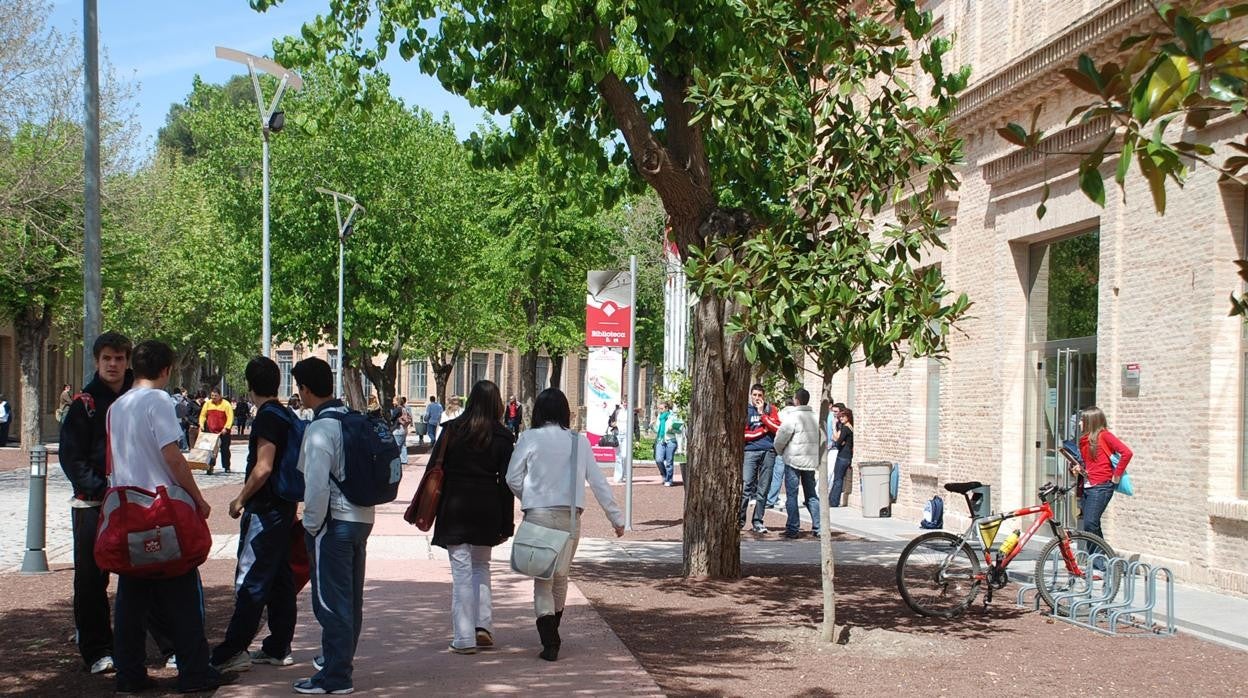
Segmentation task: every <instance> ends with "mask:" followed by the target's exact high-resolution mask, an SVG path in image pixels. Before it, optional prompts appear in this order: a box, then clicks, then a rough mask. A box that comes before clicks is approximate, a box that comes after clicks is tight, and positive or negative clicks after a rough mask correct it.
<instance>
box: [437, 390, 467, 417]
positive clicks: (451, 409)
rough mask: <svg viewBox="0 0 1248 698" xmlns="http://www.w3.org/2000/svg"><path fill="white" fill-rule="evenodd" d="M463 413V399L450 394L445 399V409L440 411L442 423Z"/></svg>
mask: <svg viewBox="0 0 1248 698" xmlns="http://www.w3.org/2000/svg"><path fill="white" fill-rule="evenodd" d="M463 413H464V401H463V400H461V399H460V398H459V396H458V395H452V396H451V399H450V400H447V401H446V411H445V412H443V413H442V424H446V423H447V422H449V421H451V420H452V419H455V418H457V417H459V416H460V415H461V414H463Z"/></svg>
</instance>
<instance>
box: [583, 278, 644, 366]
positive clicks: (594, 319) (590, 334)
mask: <svg viewBox="0 0 1248 698" xmlns="http://www.w3.org/2000/svg"><path fill="white" fill-rule="evenodd" d="M587 277H588V278H587V282H588V286H589V292H588V293H587V294H586V295H585V346H589V347H627V346H632V343H633V342H632V337H631V336H630V335H629V326H630V324H631V321H632V316H633V309H632V307H631V306H629V304H628V301H629V298H628V296H629V290H630V286H631V281H632V280H631V279H630V278H629V273H628V272H626V271H591V272H589V273H588V274H587Z"/></svg>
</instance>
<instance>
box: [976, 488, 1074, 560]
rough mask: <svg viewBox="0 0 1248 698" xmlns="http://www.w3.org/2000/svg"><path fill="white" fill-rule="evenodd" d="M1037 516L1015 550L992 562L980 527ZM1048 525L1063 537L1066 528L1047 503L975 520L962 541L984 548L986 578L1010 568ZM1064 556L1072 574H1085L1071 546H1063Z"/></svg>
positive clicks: (1015, 546) (1020, 538)
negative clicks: (1028, 544)
mask: <svg viewBox="0 0 1248 698" xmlns="http://www.w3.org/2000/svg"><path fill="white" fill-rule="evenodd" d="M1037 514H1038V515H1039V516H1037V517H1036V520H1035V521H1034V522H1032V524H1031V526H1029V527H1027V530H1026V531H1024V532H1023V533H1022V535H1021V536H1020V537H1019V539H1018V543H1017V544H1015V545H1014V549H1013V550H1011V551H1010V552H1009V553H1008V554H1007V555H1006V556H1005V557H1004V558H1002V559H1001V561H1000V562H999V563H995V564H994V563H993V561H992V549H991V546H984V545H983V540H982V539H981V538H980V536H979V527H980V526H981V525H983V524H992V523H997V522H1003V521H1008V520H1010V519H1015V518H1020V517H1023V516H1033V515H1037ZM1046 523H1047V524H1049V528H1050V529H1051V530H1052V531H1053V535H1054V536H1058V537H1061V536H1062V532H1063V528H1064V527H1063V526H1062V525H1061V524H1060V523H1058V521H1057V518H1056V516H1054V514H1053V507H1052V506H1051V505H1050V504H1049V502H1047V501H1046V502H1042V503H1040V504H1038V505H1036V506H1030V507H1026V508H1023V509H1016V510H1014V511H1007V512H1002V513H1000V514H993V515H991V516H984V517H981V518H977V519H974V520H972V521H971V525H970V526H969V527H967V529H966V531H965V532H964V533H963V534H962V541H963V542H967V541H970V540H972V539H973V540H975V542H976V544H978V545H980V546H982V547H983V549H984V565H985V567H986V568H987V570H988V572H987V573H982V574H981V577H986V576H987V574H988V573H991V572H992V571H994V570H995V571H996V572H998V573H1000V572H1001V571H1003V570H1005V568H1007V567H1009V565H1010V562H1011V561H1012V560H1013V559H1014V558H1016V557H1018V555H1019V553H1021V552H1022V551H1023V548H1024V547H1026V545H1027V543H1029V542H1030V541H1031V539H1032V537H1034V536H1035V535H1036V532H1037V531H1039V530H1040V527H1041V526H1043V525H1044V524H1046ZM1062 556H1063V557H1064V558H1065V562H1066V568H1067V570H1068V571H1069V572H1070V573H1071V574H1073V575H1082V574H1083V572H1082V571H1081V570H1080V569H1079V565H1078V563H1077V562H1076V561H1075V556H1074V553H1073V552H1072V551H1071V550H1070V546H1066V545H1063V546H1062Z"/></svg>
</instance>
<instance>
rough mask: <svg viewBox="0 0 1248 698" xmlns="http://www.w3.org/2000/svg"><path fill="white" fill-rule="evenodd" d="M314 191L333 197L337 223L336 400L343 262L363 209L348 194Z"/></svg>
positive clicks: (337, 393) (339, 382)
mask: <svg viewBox="0 0 1248 698" xmlns="http://www.w3.org/2000/svg"><path fill="white" fill-rule="evenodd" d="M316 190H317V191H318V192H320V193H322V194H325V195H326V196H332V197H334V218H335V219H336V220H337V221H338V371H337V373H336V375H335V376H334V395H335V396H336V397H338V398H341V397H342V369H343V363H342V276H343V272H344V271H345V269H346V267H345V264H344V262H343V257H344V254H345V253H346V248H347V238H348V237H350V236H351V230H352V227H351V226H352V225H353V224H354V222H355V214H357V213H364V207H363V206H361V205H359V204H358V203H356V201H355V198H354V197H352V196H351V195H350V194H343V193H342V192H337V191H331V190H329V189H322V188H321V187H316ZM343 201H345V202H347V203H349V204H351V210H349V211H347V220H345V221H344V220H342V202H343Z"/></svg>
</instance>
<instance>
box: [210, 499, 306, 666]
mask: <svg viewBox="0 0 1248 698" xmlns="http://www.w3.org/2000/svg"><path fill="white" fill-rule="evenodd" d="M294 522H295V505H294V504H293V503H289V502H282V503H279V504H278V505H277V506H274V507H273V508H271V509H269V510H268V511H263V512H259V513H256V512H250V511H247V512H244V513H243V519H242V522H241V524H240V529H239V539H238V565H237V566H236V567H235V574H234V579H235V590H234V615H232V616H231V617H230V624H229V626H228V627H227V628H226V630H225V640H223V641H222V642H221V644H219V645H217V646H216V648H215V649H213V651H212V663H213V664H218V665H219V664H224V663H225V662H227V661H229V659H230V658H231V657H233V656H234V655H236V654H238V653H239V652H242V651H244V650H246V649H247V648H248V647H250V646H251V641H252V640H254V639H256V633H257V631H259V630H260V616H261V615H262V614H264V611H265V609H266V608H267V609H268V624H269V636H268V637H267V638H265V640H264V643H263V644H262V645H261V649H263V650H264V653H265V654H267V655H269V656H270V657H278V658H281V657H285V656H286V655H288V654H290V641H291V638H293V637H294V635H295V618H296V616H297V615H298V614H297V611H296V607H295V582H294V579H293V577H292V574H291V571H290V529H291V526H293V525H294Z"/></svg>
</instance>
